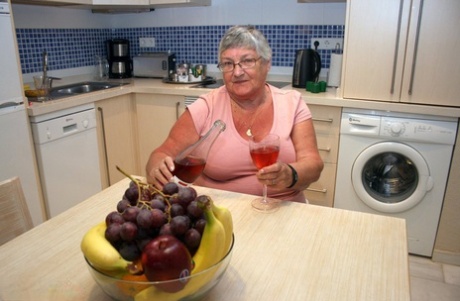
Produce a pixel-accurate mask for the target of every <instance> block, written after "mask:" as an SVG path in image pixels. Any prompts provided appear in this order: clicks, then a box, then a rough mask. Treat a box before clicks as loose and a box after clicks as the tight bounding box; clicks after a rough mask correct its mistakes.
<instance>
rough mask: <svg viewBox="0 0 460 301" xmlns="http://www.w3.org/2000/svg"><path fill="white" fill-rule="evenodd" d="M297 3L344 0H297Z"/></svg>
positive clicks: (344, 0) (340, 0) (338, 0)
mask: <svg viewBox="0 0 460 301" xmlns="http://www.w3.org/2000/svg"><path fill="white" fill-rule="evenodd" d="M297 2H298V3H334V2H346V0H297Z"/></svg>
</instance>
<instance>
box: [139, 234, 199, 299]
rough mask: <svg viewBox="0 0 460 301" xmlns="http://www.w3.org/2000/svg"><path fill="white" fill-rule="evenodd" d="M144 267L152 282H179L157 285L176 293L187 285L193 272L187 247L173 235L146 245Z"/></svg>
mask: <svg viewBox="0 0 460 301" xmlns="http://www.w3.org/2000/svg"><path fill="white" fill-rule="evenodd" d="M141 260H142V266H143V268H144V273H145V276H146V277H147V279H148V280H150V281H166V280H177V279H181V278H182V279H181V280H179V281H174V282H170V283H164V284H161V285H157V287H158V288H160V289H162V290H164V291H166V292H170V293H174V292H177V291H180V290H181V289H183V288H184V286H185V285H186V284H187V279H183V278H184V277H187V276H189V275H190V271H191V270H192V256H191V255H190V252H189V251H188V249H187V247H186V246H185V245H184V244H183V243H182V242H181V241H180V240H179V239H177V238H175V237H174V236H172V235H160V236H157V237H156V238H155V239H153V240H152V241H150V242H149V243H148V244H147V245H145V247H144V249H143V251H142V257H141Z"/></svg>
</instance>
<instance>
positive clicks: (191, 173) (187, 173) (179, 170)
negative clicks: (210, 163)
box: [173, 156, 206, 183]
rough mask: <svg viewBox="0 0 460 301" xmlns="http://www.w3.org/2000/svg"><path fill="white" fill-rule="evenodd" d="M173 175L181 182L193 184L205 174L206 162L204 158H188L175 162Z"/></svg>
mask: <svg viewBox="0 0 460 301" xmlns="http://www.w3.org/2000/svg"><path fill="white" fill-rule="evenodd" d="M174 165H175V168H174V172H173V175H175V176H176V177H178V178H179V179H180V180H181V181H184V182H187V183H193V181H195V180H196V178H198V177H199V176H200V175H201V173H202V172H203V169H204V166H205V165H206V161H205V160H204V159H203V158H197V157H192V156H187V157H185V158H183V159H181V160H180V161H174Z"/></svg>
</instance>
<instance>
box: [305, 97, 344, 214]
mask: <svg viewBox="0 0 460 301" xmlns="http://www.w3.org/2000/svg"><path fill="white" fill-rule="evenodd" d="M308 107H309V108H310V111H311V113H312V116H313V124H314V126H315V133H316V139H317V143H318V150H319V153H320V155H321V158H322V159H323V162H324V169H323V172H322V173H321V177H320V178H319V180H318V181H317V182H315V183H312V184H311V185H310V187H308V188H307V189H306V190H305V192H304V194H305V197H306V198H307V199H308V201H309V202H310V204H314V205H321V206H328V207H332V205H333V203H334V188H335V174H336V171H337V155H338V149H339V135H340V120H341V113H342V109H341V108H340V107H330V106H321V105H308Z"/></svg>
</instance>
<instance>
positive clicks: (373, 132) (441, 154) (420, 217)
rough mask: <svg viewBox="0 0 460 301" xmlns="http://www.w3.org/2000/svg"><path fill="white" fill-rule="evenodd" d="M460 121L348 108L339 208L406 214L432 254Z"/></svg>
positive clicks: (418, 248) (423, 251) (414, 240)
mask: <svg viewBox="0 0 460 301" xmlns="http://www.w3.org/2000/svg"><path fill="white" fill-rule="evenodd" d="M457 126H458V119H457V118H449V117H445V118H444V117H437V116H430V115H416V114H405V113H404V114H403V113H396V112H386V111H371V110H362V109H348V108H344V109H343V111H342V120H341V127H340V144H339V158H338V165H337V179H336V189H335V197H334V207H335V208H341V209H347V210H353V211H360V212H365V213H371V214H379V215H386V216H391V217H397V218H404V219H405V220H406V226H407V236H408V249H409V253H412V254H417V255H422V256H427V257H431V256H432V252H433V247H434V242H435V238H436V232H437V228H438V222H439V217H440V213H441V208H442V203H443V199H444V192H445V188H446V184H447V177H448V173H449V168H450V162H451V158H452V150H453V145H454V144H455V137H456V133H457Z"/></svg>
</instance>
